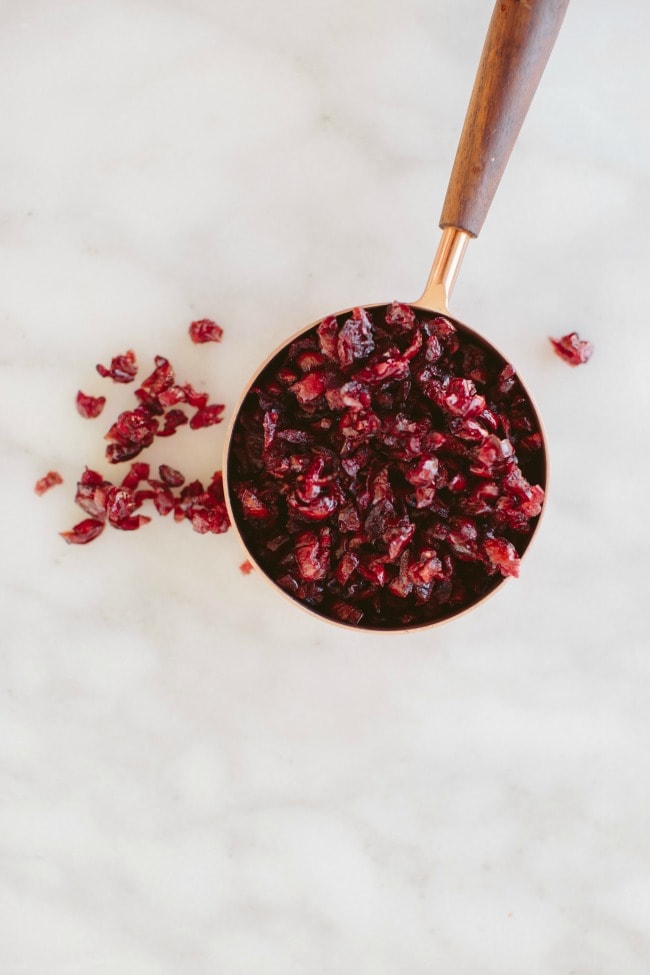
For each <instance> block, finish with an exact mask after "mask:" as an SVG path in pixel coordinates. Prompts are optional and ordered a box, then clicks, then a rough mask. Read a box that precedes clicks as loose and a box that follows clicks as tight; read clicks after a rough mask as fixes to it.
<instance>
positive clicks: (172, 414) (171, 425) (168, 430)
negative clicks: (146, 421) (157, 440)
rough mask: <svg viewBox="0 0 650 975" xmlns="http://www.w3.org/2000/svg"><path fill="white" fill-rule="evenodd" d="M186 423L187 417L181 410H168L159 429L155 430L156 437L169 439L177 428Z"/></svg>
mask: <svg viewBox="0 0 650 975" xmlns="http://www.w3.org/2000/svg"><path fill="white" fill-rule="evenodd" d="M187 422H188V416H187V414H186V413H183V411H182V410H168V411H167V413H165V419H164V420H163V425H162V427H161V428H160V429H158V430H156V436H157V437H171V436H172V434H174V433H176V430H177V428H178V427H182V426H183V424H185V423H187Z"/></svg>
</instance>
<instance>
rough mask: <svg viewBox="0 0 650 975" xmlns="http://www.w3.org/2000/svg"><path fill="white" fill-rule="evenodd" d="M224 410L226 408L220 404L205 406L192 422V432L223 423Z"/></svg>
mask: <svg viewBox="0 0 650 975" xmlns="http://www.w3.org/2000/svg"><path fill="white" fill-rule="evenodd" d="M224 410H225V406H224V405H223V404H220V403H212V404H211V405H210V406H204V407H203V409H200V410H198V411H197V412H196V413H195V414H194V416H193V417H192V419H191V420H190V428H191V429H192V430H199V429H200V428H201V427H211V426H213V424H215V423H221V421H222V420H223V417H222V415H221V414H222V413H223V411H224Z"/></svg>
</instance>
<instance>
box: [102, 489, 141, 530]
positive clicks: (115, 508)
mask: <svg viewBox="0 0 650 975" xmlns="http://www.w3.org/2000/svg"><path fill="white" fill-rule="evenodd" d="M104 508H105V510H106V517H107V518H108V520H109V522H110V523H111V525H113V526H114V527H116V528H119V527H120V523H121V522H123V521H124V520H125V519H127V518H128V517H129V516H130V515H132V514H133V512H134V511H135V509H136V500H135V495H134V494H133V491H129V489H128V488H124V487H119V488H118V487H112V486H111V487H109V488H108V490H107V491H106V496H105V502H104Z"/></svg>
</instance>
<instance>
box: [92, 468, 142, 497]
mask: <svg viewBox="0 0 650 975" xmlns="http://www.w3.org/2000/svg"><path fill="white" fill-rule="evenodd" d="M98 476H99V475H98ZM148 477H149V465H148V464H144V463H142V462H141V461H135V463H133V464H131V469H130V470H129V471H128V473H127V474H125V475H124V477H123V478H122V487H125V488H128V489H129V490H130V491H134V490H135V488H137V486H138V484H139V483H140V481H146V480H147V478H148Z"/></svg>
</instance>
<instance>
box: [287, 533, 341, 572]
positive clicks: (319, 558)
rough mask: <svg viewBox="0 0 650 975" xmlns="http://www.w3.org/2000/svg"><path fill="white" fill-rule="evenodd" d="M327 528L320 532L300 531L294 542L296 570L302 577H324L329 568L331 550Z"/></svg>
mask: <svg viewBox="0 0 650 975" xmlns="http://www.w3.org/2000/svg"><path fill="white" fill-rule="evenodd" d="M331 544H332V543H331V536H330V532H329V529H327V528H323V529H321V531H320V532H313V531H309V532H302V534H300V535H298V537H297V538H296V542H295V548H294V552H295V556H296V563H297V565H298V571H299V573H300V575H301V576H302V578H303V579H308V580H313V579H324V578H325V577H326V576H327V573H328V570H329V560H330V551H331Z"/></svg>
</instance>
